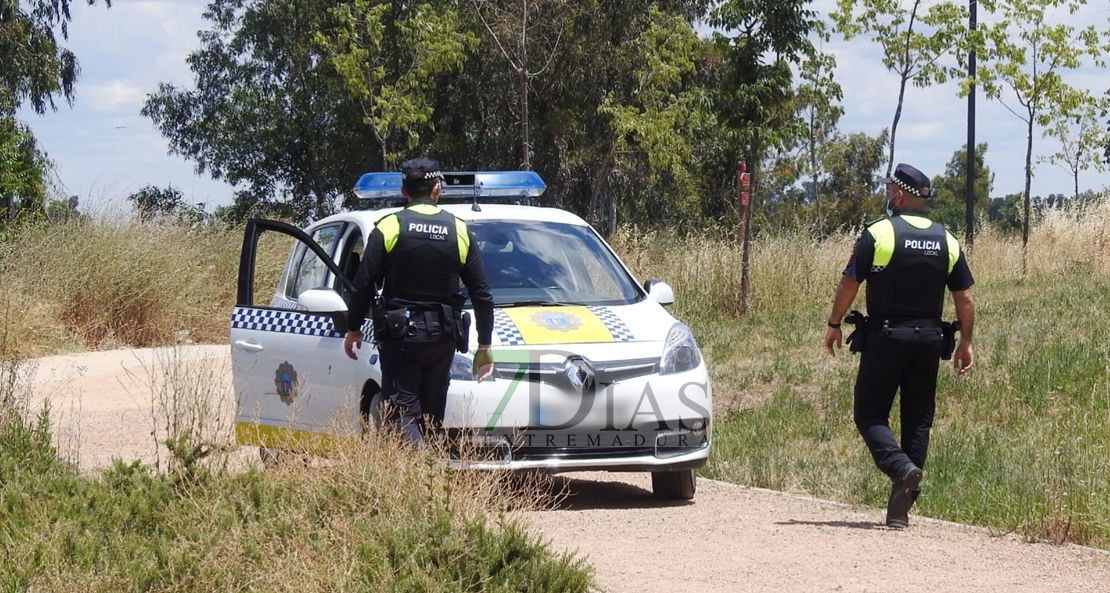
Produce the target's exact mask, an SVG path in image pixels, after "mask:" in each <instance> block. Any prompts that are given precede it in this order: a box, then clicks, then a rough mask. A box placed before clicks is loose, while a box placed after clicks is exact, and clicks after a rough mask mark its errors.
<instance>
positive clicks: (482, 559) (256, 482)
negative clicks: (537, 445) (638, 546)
mask: <svg viewBox="0 0 1110 593" xmlns="http://www.w3.org/2000/svg"><path fill="white" fill-rule="evenodd" d="M2 337H3V338H4V339H3V340H0V377H2V378H3V381H2V382H0V541H3V542H4V545H3V546H0V590H3V591H58V592H81V593H89V592H100V591H103V592H117V591H215V590H222V591H298V592H299V591H328V592H331V591H404V592H410V591H429V592H433V591H434V592H441V591H442V592H454V591H505V592H509V591H513V592H516V591H535V592H540V591H551V592H563V591H586V590H589V588H590V587H591V586H592V577H591V575H590V571H589V569H588V568H587V567H586V566H585V564H584V562H583V561H582V560H580V559H578V558H576V557H574V556H571V555H568V554H561V553H556V552H553V551H552V550H551V549H549V548H548V545H547V544H546V543H544V542H543V541H541V540H540V539H538V537H537V536H536V535H534V534H532V533H530V532H529V531H527V530H526V528H525V527H524V526H522V525H521V524H520V523H518V522H516V521H514V520H510V519H508V518H507V516H508V513H509V512H510V511H512V510H514V509H516V508H538V507H539V506H540V505H542V504H545V503H546V504H551V503H552V502H555V500H553V499H552V498H551V497H550V495H549V494H548V490H546V489H544V488H542V486H543V484H542V483H541V484H539V485H537V484H527V483H526V484H525V487H523V488H521V487H519V483H518V482H517V481H515V480H512V479H510V477H508V476H505V475H502V474H496V473H483V472H458V471H453V470H451V469H450V468H449V467H445V466H444V465H443V464H442V463H440V462H439V461H437V460H438V459H439V458H440V455H439V454H438V453H436V452H435V451H434V450H427V451H414V450H413V449H412V448H411V447H409V446H406V445H404V444H402V443H401V442H400V441H399V440H397V439H396V438H395V435H391V434H388V433H378V434H374V435H370V436H368V437H366V439H365V440H364V441H360V442H346V443H334V444H333V446H332V448H331V449H330V450H329V451H328V457H327V460H326V461H320V460H319V459H317V458H312V457H307V456H301V455H292V456H289V457H290V461H288V462H286V463H283V464H281V465H279V466H277V467H274V468H268V469H267V470H266V471H262V470H260V469H259V468H258V466H257V465H256V464H255V465H252V466H250V467H247V468H245V469H243V470H241V471H230V470H229V469H228V467H229V464H228V463H227V461H228V460H227V458H226V456H224V455H225V454H226V452H227V448H226V447H224V446H223V444H224V442H225V441H224V440H222V439H221V437H220V434H219V432H220V431H218V430H216V431H214V430H212V429H211V428H210V426H211V423H212V420H213V418H212V417H211V416H213V414H214V413H213V412H204V411H202V410H201V409H200V408H199V407H197V406H193V405H192V404H191V403H190V401H191V400H190V399H189V398H190V397H191V396H198V397H199V399H198V400H197V401H199V402H203V401H205V398H206V397H207V395H206V394H199V395H198V394H197V387H196V386H197V384H198V381H197V378H196V377H182V376H181V374H180V372H178V371H174V372H171V373H168V374H167V377H166V378H165V379H164V381H166V382H167V383H173V384H172V385H160V386H158V387H156V388H155V397H156V399H157V401H158V402H159V403H160V405H159V407H158V410H159V411H158V412H157V414H158V416H159V419H158V420H159V423H160V424H162V425H163V429H164V430H166V434H167V441H168V442H167V445H168V446H169V449H170V451H171V453H172V454H173V456H174V463H170V464H168V470H167V471H156V470H155V469H154V468H153V467H151V466H147V465H143V464H140V463H139V462H134V463H123V462H122V461H119V460H116V461H115V463H114V465H113V466H112V467H110V468H108V469H106V470H104V471H102V472H101V473H100V474H99V475H97V476H88V475H82V474H80V473H79V472H78V471H77V469H76V467H75V465H74V464H72V463H69V462H67V461H66V460H65V459H63V458H61V457H59V456H58V455H57V452H56V450H55V449H54V447H53V444H52V442H51V435H50V424H49V413H48V412H49V410H48V409H43V410H42V411H41V413H38V414H32V413H31V412H32V411H31V410H30V409H29V408H28V405H27V402H28V401H29V396H28V393H26V390H25V388H24V387H23V386H25V385H26V368H27V367H26V365H25V363H24V362H23V361H21V360H20V359H19V358H18V357H17V356H14V355H12V353H11V351H10V350H8V349H7V347H6V346H7V345H8V344H9V342H7V341H6V338H7V337H8V335H7V334H4V335H3V336H2ZM177 381H184V383H183V384H180V385H178V384H177V383H176V382H177ZM209 409H211V408H209ZM205 435H207V436H205ZM200 451H205V452H207V454H205V455H200V454H198V452H200ZM221 452H222V453H221Z"/></svg>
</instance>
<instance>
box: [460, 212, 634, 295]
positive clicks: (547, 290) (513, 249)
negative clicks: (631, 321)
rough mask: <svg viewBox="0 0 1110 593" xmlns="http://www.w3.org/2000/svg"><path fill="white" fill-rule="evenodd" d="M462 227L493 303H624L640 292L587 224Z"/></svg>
mask: <svg viewBox="0 0 1110 593" xmlns="http://www.w3.org/2000/svg"><path fill="white" fill-rule="evenodd" d="M468 226H469V227H470V233H471V235H473V237H474V242H475V243H476V244H477V247H478V250H479V251H480V252H481V254H482V262H483V264H484V267H485V269H486V276H488V277H489V284H490V289H491V292H492V293H493V302H494V303H495V304H496V305H499V306H513V305H533V304H537V305H539V304H575V305H626V304H629V303H633V302H636V301H637V300H639V299H640V298H641V297H642V295H643V292H642V291H641V290H640V289H639V287H638V286H636V283H635V281H634V280H633V279H632V277H631V276H629V275H628V272H626V271H625V269H624V267H623V266H621V264H620V262H619V261H618V260H617V258H616V256H614V255H613V253H612V252H611V251H610V250H609V249H608V248H607V247H606V246H605V244H604V243H603V242H602V241H601V240H600V239H599V238H598V237H597V235H596V234H594V233H593V231H592V230H591V229H590V228H588V227H584V226H578V225H571V224H561V223H552V222H522V221H507V220H498V221H489V220H487V221H475V222H472V223H469V224H468ZM474 247H475V245H474V244H472V245H471V248H472V249H473V248H474Z"/></svg>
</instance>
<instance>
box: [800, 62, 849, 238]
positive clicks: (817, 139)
mask: <svg viewBox="0 0 1110 593" xmlns="http://www.w3.org/2000/svg"><path fill="white" fill-rule="evenodd" d="M835 70H836V57H835V56H834V55H832V54H826V53H815V54H814V55H813V56H812V57H811V58H810V59H807V60H806V61H805V62H803V63H802V67H801V79H802V82H801V84H800V85H799V86H798V90H797V93H796V96H797V105H798V107H799V110H800V111H801V113H802V118H803V119H804V121H805V125H806V136H805V140H804V142H803V144H802V146H803V151H802V155H801V158H800V159H799V160H798V169H799V171H800V172H802V173H806V174H809V175H810V176H811V178H812V180H811V183H810V184H809V189H810V194H811V195H810V199H811V201H812V203H813V206H814V208H815V209H816V211H817V216H816V219H815V220H816V227H817V228H818V229H822V228H823V227H824V223H823V216H822V213H821V173H822V172H823V169H822V167H821V166H820V164H821V163H822V162H823V159H824V152H825V148H826V147H827V146H828V144H829V143H830V142H831V141H832V140H833V138H834V136H835V135H836V126H837V123H838V122H839V121H840V116H842V115H844V108H843V107H841V106H840V105H837V104H836V102H838V101H840V100H841V99H843V98H844V92H843V90H841V88H840V84H839V83H837V82H836V81H835V80H834V79H833V72H834V71H835Z"/></svg>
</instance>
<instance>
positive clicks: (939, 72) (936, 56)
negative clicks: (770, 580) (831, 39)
mask: <svg viewBox="0 0 1110 593" xmlns="http://www.w3.org/2000/svg"><path fill="white" fill-rule="evenodd" d="M923 4H924V2H923V0H911V2H910V6H909V8H908V9H906V8H903V7H902V2H901V1H899V0H862V1H859V0H837V10H836V11H834V12H833V13H832V14H831V15H830V16H831V17H832V19H833V22H834V23H835V25H836V29H837V31H839V32H840V33H841V34H842V35H843V36H844V39H845V40H851V39H852V38H854V37H857V36H859V35H864V34H871V35H872V37H873V39H874V40H875V42H876V43H878V44H879V45H880V46H882V48H883V65H884V66H886V68H887V70H890V71H891V72H893V73H894V74H897V75H898V104H897V106H896V107H895V108H894V121H893V122H892V123H891V126H890V152H889V154H888V156H887V169H886V175H887V177H889V176H890V171H891V167H893V166H894V142H895V139H896V138H897V136H898V122H899V120H901V118H902V105H903V102H904V100H905V96H906V85H907V84H908V83H909V82H913V84H914V86H917V87H927V86H930V85H932V84H934V83H942V84H943V83H944V82H946V81H947V80H948V78H949V74H950V70H949V68H947V67H945V66H944V64H943V63H942V62H941V58H943V57H944V56H946V55H948V54H949V52H951V51H952V50H953V49H954V48H955V46H956V45H957V43H958V42H959V41H960V39H961V36H962V35H963V34H964V23H965V22H966V21H967V10H966V9H965V8H964V7H963V5H962V4H961V5H957V4H956V3H954V2H949V1H945V2H938V3H936V4H933V5H931V6H929V7H928V8H927V9H926V8H925V6H923Z"/></svg>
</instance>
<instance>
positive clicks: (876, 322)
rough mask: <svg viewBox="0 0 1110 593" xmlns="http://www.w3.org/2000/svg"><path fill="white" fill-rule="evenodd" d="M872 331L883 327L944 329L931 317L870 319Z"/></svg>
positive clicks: (942, 323)
mask: <svg viewBox="0 0 1110 593" xmlns="http://www.w3.org/2000/svg"><path fill="white" fill-rule="evenodd" d="M870 326H871V328H872V329H876V328H883V327H936V328H940V327H944V322H943V321H941V320H940V319H938V318H932V317H871V318H870Z"/></svg>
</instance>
